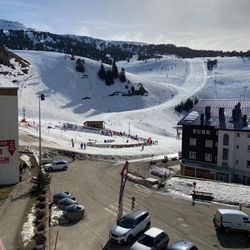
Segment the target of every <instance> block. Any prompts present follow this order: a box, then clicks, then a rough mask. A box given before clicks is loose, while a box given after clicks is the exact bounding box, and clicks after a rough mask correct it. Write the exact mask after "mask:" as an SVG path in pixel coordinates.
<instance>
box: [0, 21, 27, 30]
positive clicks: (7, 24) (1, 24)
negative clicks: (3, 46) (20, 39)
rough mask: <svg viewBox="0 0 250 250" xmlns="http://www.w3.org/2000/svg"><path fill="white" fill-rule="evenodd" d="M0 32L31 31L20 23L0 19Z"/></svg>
mask: <svg viewBox="0 0 250 250" xmlns="http://www.w3.org/2000/svg"><path fill="white" fill-rule="evenodd" d="M0 30H31V29H30V28H28V27H26V26H25V25H23V24H22V23H20V22H17V21H8V20H5V19H0Z"/></svg>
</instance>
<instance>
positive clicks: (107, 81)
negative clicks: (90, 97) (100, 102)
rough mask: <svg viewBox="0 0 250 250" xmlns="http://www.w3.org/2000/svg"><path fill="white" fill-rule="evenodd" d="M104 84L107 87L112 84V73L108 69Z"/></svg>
mask: <svg viewBox="0 0 250 250" xmlns="http://www.w3.org/2000/svg"><path fill="white" fill-rule="evenodd" d="M105 84H106V85H108V86H110V85H112V84H114V78H113V73H112V71H111V70H109V69H108V70H107V73H106V79H105Z"/></svg>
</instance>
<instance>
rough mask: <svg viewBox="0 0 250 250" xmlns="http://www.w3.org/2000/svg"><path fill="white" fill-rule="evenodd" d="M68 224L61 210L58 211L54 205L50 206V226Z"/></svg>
mask: <svg viewBox="0 0 250 250" xmlns="http://www.w3.org/2000/svg"><path fill="white" fill-rule="evenodd" d="M68 222H69V220H68V219H66V218H65V217H64V216H63V210H61V209H59V208H58V207H57V206H56V205H52V207H51V216H50V223H51V225H52V226H55V225H59V224H60V225H61V224H67V223H68Z"/></svg>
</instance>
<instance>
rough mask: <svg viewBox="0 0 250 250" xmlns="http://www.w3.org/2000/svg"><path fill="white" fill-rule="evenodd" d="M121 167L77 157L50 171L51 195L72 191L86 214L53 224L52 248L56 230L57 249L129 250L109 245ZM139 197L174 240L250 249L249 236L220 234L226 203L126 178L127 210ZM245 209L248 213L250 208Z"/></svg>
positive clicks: (144, 165)
mask: <svg viewBox="0 0 250 250" xmlns="http://www.w3.org/2000/svg"><path fill="white" fill-rule="evenodd" d="M122 166H123V165H121V164H120V165H118V164H114V163H110V162H102V161H78V160H76V161H75V162H72V163H70V165H69V168H68V170H67V171H62V172H54V173H52V180H51V188H50V197H51V200H52V197H53V194H55V193H57V192H61V191H70V193H71V194H72V195H73V196H75V197H76V199H77V201H78V203H79V204H82V205H84V207H85V217H84V218H83V219H82V220H81V221H79V222H78V223H75V224H70V225H67V226H53V227H50V249H54V244H55V239H56V233H57V231H58V242H57V249H60V250H68V249H72V250H78V249H79V250H85V249H86V250H98V249H112V250H114V249H121V250H123V249H124V250H125V249H130V247H131V245H127V246H118V245H116V244H114V243H110V242H109V240H108V234H109V229H110V227H111V226H112V225H113V224H114V223H115V221H116V214H117V201H118V194H119V186H120V171H121V168H122ZM129 168H130V169H133V170H135V169H136V170H138V169H139V171H140V174H143V172H145V174H146V173H147V172H148V168H149V165H148V163H136V164H132V163H131V164H130V166H129ZM132 196H135V198H136V206H135V208H138V209H146V210H147V211H149V213H150V214H151V217H152V218H151V221H152V225H151V226H156V227H159V228H161V229H163V230H165V231H166V232H167V233H168V235H169V238H170V244H172V243H173V242H175V241H177V240H180V239H187V240H190V241H192V242H193V243H195V244H196V246H197V247H198V248H199V249H201V250H206V249H242V248H245V249H250V241H249V239H248V238H247V236H246V235H241V234H237V233H233V234H230V235H225V234H224V233H217V232H216V231H215V229H214V226H213V216H214V214H215V211H216V209H217V208H222V207H223V206H222V205H216V204H211V203H210V204H208V203H196V205H195V206H192V205H191V202H190V201H185V200H180V199H175V198H172V197H170V196H165V195H161V194H159V193H157V192H156V191H150V192H148V191H146V190H143V189H141V188H138V187H136V186H135V185H134V184H133V183H130V182H127V184H126V188H125V199H124V212H125V213H127V212H129V211H130V208H131V200H130V198H131V197H132ZM246 212H247V213H248V214H250V213H249V210H248V211H247V210H246Z"/></svg>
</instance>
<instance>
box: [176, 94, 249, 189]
mask: <svg viewBox="0 0 250 250" xmlns="http://www.w3.org/2000/svg"><path fill="white" fill-rule="evenodd" d="M249 110H250V101H246V100H244V101H243V102H242V103H241V102H240V100H236V99H228V100H225V99H220V100H202V101H201V102H200V103H198V104H197V105H196V106H195V107H194V108H193V109H192V110H191V112H190V113H189V114H187V115H186V116H185V117H184V118H183V119H182V120H181V121H180V122H179V123H178V125H182V163H181V173H182V174H184V175H188V176H194V177H200V178H209V179H216V180H221V181H226V182H238V183H243V184H250V126H249V125H248V117H249V116H250V111H249Z"/></svg>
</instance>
